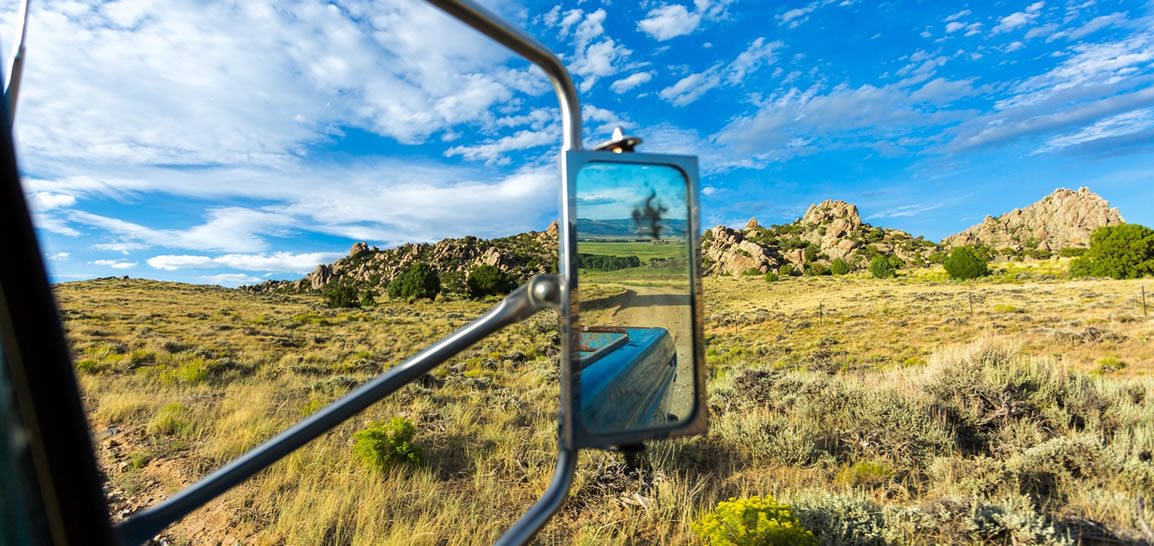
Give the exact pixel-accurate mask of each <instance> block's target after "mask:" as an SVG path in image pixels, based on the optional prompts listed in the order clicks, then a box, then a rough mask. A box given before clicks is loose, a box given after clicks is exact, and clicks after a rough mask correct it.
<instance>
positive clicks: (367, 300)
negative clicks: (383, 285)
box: [361, 290, 377, 307]
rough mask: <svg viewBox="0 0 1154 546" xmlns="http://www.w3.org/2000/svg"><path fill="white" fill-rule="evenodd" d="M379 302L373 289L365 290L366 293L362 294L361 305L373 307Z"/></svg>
mask: <svg viewBox="0 0 1154 546" xmlns="http://www.w3.org/2000/svg"><path fill="white" fill-rule="evenodd" d="M376 304H377V298H376V295H375V294H373V291H372V290H365V295H363V296H361V307H373V306H375V305H376Z"/></svg>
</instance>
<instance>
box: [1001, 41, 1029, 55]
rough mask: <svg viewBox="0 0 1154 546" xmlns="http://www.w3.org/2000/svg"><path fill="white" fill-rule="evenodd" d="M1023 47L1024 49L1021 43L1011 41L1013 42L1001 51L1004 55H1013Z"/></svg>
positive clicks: (1024, 45)
mask: <svg viewBox="0 0 1154 546" xmlns="http://www.w3.org/2000/svg"><path fill="white" fill-rule="evenodd" d="M1023 47H1026V44H1023V43H1022V42H1018V41H1013V42H1010V43H1009V44H1007V45H1006V48H1005V49H1003V51H1005V52H1006V53H1013V52H1015V51H1017V50H1019V49H1022V48H1023Z"/></svg>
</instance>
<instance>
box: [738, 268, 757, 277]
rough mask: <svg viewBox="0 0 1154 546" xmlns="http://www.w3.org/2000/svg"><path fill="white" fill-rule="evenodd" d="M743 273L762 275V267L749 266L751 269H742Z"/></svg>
mask: <svg viewBox="0 0 1154 546" xmlns="http://www.w3.org/2000/svg"><path fill="white" fill-rule="evenodd" d="M741 274H742V275H749V276H753V275H758V276H760V275H761V270H760V269H758V268H756V267H751V268H749V269H746V270H745V271H742V272H741Z"/></svg>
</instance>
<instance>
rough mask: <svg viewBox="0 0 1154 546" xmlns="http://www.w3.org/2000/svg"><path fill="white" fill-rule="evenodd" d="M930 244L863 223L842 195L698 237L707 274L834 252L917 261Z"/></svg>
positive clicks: (855, 258)
mask: <svg viewBox="0 0 1154 546" xmlns="http://www.w3.org/2000/svg"><path fill="white" fill-rule="evenodd" d="M935 249H936V245H934V244H933V243H931V242H929V241H926V240H924V239H921V238H918V239H915V238H913V237H911V236H910V235H909V234H908V233H906V232H904V231H900V230H896V229H886V228H879V227H873V226H870V225H869V224H866V223H863V222H862V220H861V216H860V215H859V214H858V210H857V207H856V206H854V205H851V204H849V203H846V202H845V201H822V202H821V203H817V204H814V205H810V206H809V209H808V210H806V211H805V214H804V215H803V216H802V217H801V218H799V219H797V220H795V221H794V222H793V223H790V224H783V225H780V226H771V227H768V228H766V227H764V226H762V225H761V224H759V223H758V222H757V220H756V219H754V218H751V219H750V220H749V222H747V223H746V224H745V228H744V229H742V230H736V229H733V228H729V227H726V226H716V227H714V228H713V229H711V230H709V232H708V233H707V234H706V235H705V238H704V239H703V242H702V255H703V256H704V258H705V261H706V274H728V275H740V274H743V273H746V272H751V271H752V270H757V271H759V272H761V273H767V272H770V271H773V272H779V271H780V270H781V267H782V266H784V265H786V264H789V265H791V266H792V267H793V268H794V269H796V270H803V269H804V268H805V266H806V265H807V264H820V265H822V266H826V267H828V266H829V265H830V263H832V261H833V260H835V259H838V258H840V259H842V260H845V261H846V262H847V263H849V264H851V265H854V266H857V267H864V266H865V264H866V263H867V262H868V260H869V259H872V258H873V256H876V255H879V254H880V255H885V256H889V255H895V256H897V257H898V258H899V259H901V260H902V261H903V262H911V261H912V262H915V263H922V262H924V261H925V259H926V256H928V254H929V253H930V252H932V251H934V250H935Z"/></svg>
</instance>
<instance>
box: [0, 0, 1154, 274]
mask: <svg viewBox="0 0 1154 546" xmlns="http://www.w3.org/2000/svg"><path fill="white" fill-rule="evenodd" d="M485 5H486V6H488V7H490V8H491V9H493V10H495V11H497V12H499V13H500V14H501V15H502V16H504V17H505V18H507V19H508V20H509V21H511V22H513V23H514V24H516V25H517V26H519V27H521V28H523V29H525V30H526V31H527V32H529V33H530V34H532V35H534V36H536V37H538V38H539V39H540V40H541V41H542V42H543V43H545V44H546V45H547V46H548V47H550V48H552V49H553V50H554V51H555V52H557V53H558V54H559V56H560V57H561V58H562V60H563V61H564V62H565V64H566V65H567V66H568V67H569V69H570V71H571V73H572V74H573V77H574V80H575V82H576V84H577V85H578V87H579V90H580V98H581V102H582V113H583V117H584V120H585V142H586V143H587V144H591V143H595V142H599V141H601V140H604V139H606V138H607V137H608V136H609V134H610V132H611V131H612V129H613V127H614V126H617V125H620V126H623V127H624V128H625V129H626V132H627V133H630V134H634V135H636V136H640V137H642V138H643V139H645V144H643V145H642V147H641V150H643V151H647V152H670V153H688V154H694V155H698V156H699V158H700V165H701V169H702V187H703V189H702V192H703V207H702V211H703V216H704V218H703V223H704V224H705V225H706V226H711V225H716V224H730V225H734V224H737V225H740V224H743V223H744V222H745V221H746V220H747V219H748V218H750V217H757V218H758V220H759V221H761V222H762V223H763V224H767V223H780V222H786V221H791V220H793V219H794V218H796V217H797V216H798V215H800V214H801V213H802V212H804V210H805V208H806V207H807V206H808V205H809V204H810V203H812V202H816V201H820V200H823V199H843V200H846V201H849V202H852V203H854V204H856V205H858V207H859V210H860V211H861V213H862V216H863V217H864V218H865V220H866V221H867V222H870V223H873V224H875V225H883V226H886V227H892V228H898V229H904V230H907V231H909V232H911V233H913V234H914V235H925V236H926V237H927V238H930V239H933V240H939V239H941V238H942V237H944V236H946V235H949V234H951V233H955V232H958V231H961V230H962V229H964V228H966V227H968V226H969V225H972V224H974V223H977V222H978V221H980V220H981V219H982V217H984V216H985V215H986V214H995V215H996V214H1000V213H1003V212H1006V211H1008V210H1010V209H1012V208H1014V207H1021V206H1025V205H1028V204H1029V203H1031V202H1033V201H1036V200H1037V199H1039V198H1041V197H1042V196H1044V195H1046V194H1047V193H1049V192H1050V191H1053V190H1054V189H1055V188H1058V187H1069V188H1077V187H1080V186H1088V187H1090V188H1091V189H1093V190H1094V191H1096V192H1098V193H1099V194H1101V195H1102V196H1103V197H1104V198H1106V199H1107V200H1109V201H1110V202H1111V204H1112V205H1113V206H1117V207H1118V208H1119V209H1120V210H1121V212H1122V215H1123V216H1124V217H1125V218H1126V219H1127V220H1128V221H1130V222H1136V223H1141V224H1145V225H1154V207H1152V206H1151V205H1154V183H1152V181H1154V162H1152V161H1151V159H1154V86H1152V85H1151V82H1152V78H1154V18H1152V15H1154V3H1150V2H1115V1H1093V0H1087V1H1068V2H1059V1H1052V0H1046V1H1038V2H1029V1H1026V2H1022V1H1004V2H996V3H986V2H981V3H969V4H967V3H961V2H950V3H946V2H881V3H869V2H865V1H864V0H859V1H853V0H845V1H842V0H835V1H816V2H796V3H769V2H740V1H723V0H680V1H665V0H658V1H642V2H620V1H617V2H603V3H597V2H596V1H594V0H586V1H584V2H566V3H564V4H561V5H556V4H552V3H517V2H513V1H504V0H500V1H487V2H485ZM15 8H16V6H15V2H6V3H5V4H4V7H3V10H4V11H2V12H0V24H2V26H0V28H3V29H8V30H7V32H5V33H4V34H0V36H3V37H6V38H7V37H11V36H12V35H13V34H14V28H15ZM27 43H28V48H29V49H28V56H27V59H28V60H27V69H26V73H25V78H24V82H23V86H22V91H21V96H20V98H21V103H20V105H19V109H18V112H17V119H16V140H17V147H18V154H19V158H20V161H21V170H22V172H23V173H24V177H25V179H24V182H25V190H26V193H27V196H28V199H29V202H30V203H31V204H32V206H33V209H34V214H35V220H36V222H37V224H38V232H39V234H40V237H41V241H42V244H43V248H44V250H45V253H46V255H47V256H48V257H49V259H50V261H49V263H50V269H51V271H52V274H53V278H54V280H56V281H68V280H76V279H83V278H91V277H99V276H108V275H131V276H134V277H149V278H158V279H168V280H179V281H187V282H199V283H218V284H224V285H227V286H235V285H237V284H241V283H253V282H259V281H261V280H263V279H267V278H299V277H300V276H301V275H303V274H304V273H307V272H308V271H310V270H311V269H312V268H313V267H315V265H316V264H317V263H319V262H330V261H332V260H333V259H335V258H337V257H339V256H341V255H344V254H345V253H346V252H347V251H348V248H349V247H350V246H351V245H352V243H353V242H356V241H361V240H364V241H368V242H369V243H370V244H371V245H377V246H380V247H388V246H393V245H396V244H400V243H403V242H406V241H433V240H437V239H440V238H443V237H453V236H463V235H467V234H473V235H478V236H483V237H490V236H500V235H507V234H511V233H517V232H521V231H526V230H532V229H536V230H540V229H544V228H545V226H547V225H548V223H549V222H550V221H551V220H552V219H553V218H555V216H556V206H557V202H558V191H559V183H558V174H557V167H556V156H557V149H558V147H559V145H560V125H559V123H558V122H557V120H556V116H557V105H556V99H555V97H554V96H553V93H552V90H551V88H550V87H549V85H548V83H547V82H546V80H545V78H544V76H543V74H541V73H540V72H539V71H538V70H537V69H536V68H534V67H531V66H530V65H528V63H526V62H525V61H523V60H521V59H519V58H517V57H515V56H514V55H512V54H510V53H509V52H507V51H505V50H503V49H502V48H501V47H500V46H498V45H495V44H493V43H491V42H489V41H488V40H487V39H486V38H484V37H482V36H480V35H478V34H476V33H475V32H473V31H472V30H470V29H468V28H465V27H463V26H462V25H460V24H458V23H456V22H455V21H453V20H451V19H450V18H449V17H447V16H445V15H444V14H442V13H441V12H439V11H437V10H435V9H433V8H431V7H428V6H426V5H424V4H422V3H420V2H416V1H413V0H399V1H387V2H377V3H365V2H340V3H326V2H316V1H310V0H301V1H284V2H262V1H259V0H253V1H245V2H238V3H227V4H211V3H205V2H187V1H180V0H175V1H169V0H165V1H141V2H128V1H124V2H111V3H99V2H80V1H71V0H70V1H37V2H35V3H34V5H33V12H32V15H31V21H30V27H29V30H28V42H27Z"/></svg>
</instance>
